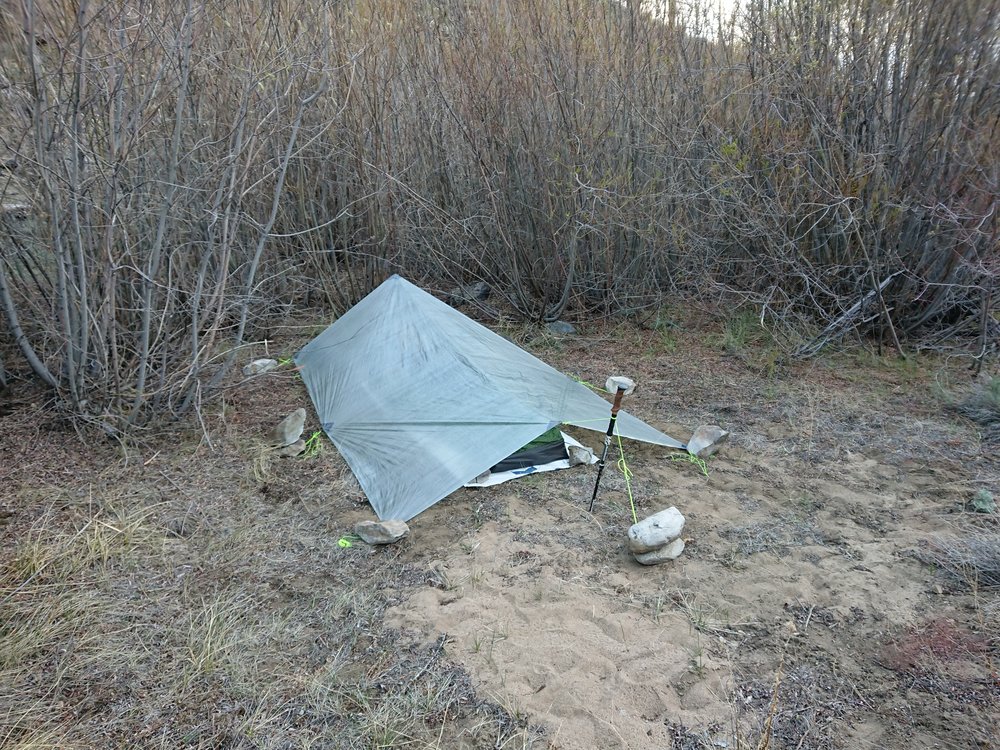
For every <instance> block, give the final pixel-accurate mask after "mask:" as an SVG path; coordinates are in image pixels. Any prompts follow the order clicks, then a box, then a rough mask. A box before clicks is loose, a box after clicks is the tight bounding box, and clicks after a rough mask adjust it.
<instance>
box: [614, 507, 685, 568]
mask: <svg viewBox="0 0 1000 750" xmlns="http://www.w3.org/2000/svg"><path fill="white" fill-rule="evenodd" d="M683 530H684V516H682V515H681V513H680V511H679V510H677V508H674V507H670V508H667V509H666V510H661V511H660V512H659V513H654V514H653V515H651V516H649V517H648V518H644V519H643V520H641V521H639V523H637V524H634V525H633V526H632V527H631V528H630V529H629V530H628V548H629V551H630V552H631V553H632V555H633V557H635V561H636V562H637V563H639V564H640V565H658V564H660V563H665V562H669V561H670V560H675V559H677V557H678V556H679V555H680V554H681V552H683V551H684V540H683V539H681V538H680V536H681V532H682V531H683Z"/></svg>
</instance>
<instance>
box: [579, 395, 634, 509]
mask: <svg viewBox="0 0 1000 750" xmlns="http://www.w3.org/2000/svg"><path fill="white" fill-rule="evenodd" d="M624 395H625V389H624V388H619V389H618V392H617V393H616V394H615V402H614V403H613V404H612V405H611V421H610V422H608V431H607V434H605V436H604V450H603V451H601V460H600V461H599V462H598V463H597V481H596V482H594V494H592V495H591V496H590V509H589V511H588V512H590V513H593V512H594V501H596V500H597V488H598V487H600V486H601V475H602V474H604V463H605V461H606V460H607V458H608V448H610V447H611V436H612V435H614V434H615V424H616V423H617V422H618V410H619V409H621V408H622V396H624Z"/></svg>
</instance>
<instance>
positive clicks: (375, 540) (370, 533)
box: [354, 521, 410, 544]
mask: <svg viewBox="0 0 1000 750" xmlns="http://www.w3.org/2000/svg"><path fill="white" fill-rule="evenodd" d="M354 533H355V534H357V535H358V536H359V537H361V538H362V539H363V540H364V541H365V542H367V543H368V544H393V543H394V542H398V541H399V540H400V539H402V538H403V537H404V536H406V535H407V534H409V533H410V527H409V526H407V525H406V521H361V522H360V523H358V524H357V525H356V526H355V527H354Z"/></svg>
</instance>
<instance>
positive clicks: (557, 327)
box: [545, 320, 576, 336]
mask: <svg viewBox="0 0 1000 750" xmlns="http://www.w3.org/2000/svg"><path fill="white" fill-rule="evenodd" d="M545 328H546V330H547V331H548V332H549V333H554V334H557V335H559V336H572V335H573V334H575V333H576V326H574V325H573V324H572V323H567V322H566V321H565V320H554V321H552V322H551V323H548V324H547V325H546V326H545Z"/></svg>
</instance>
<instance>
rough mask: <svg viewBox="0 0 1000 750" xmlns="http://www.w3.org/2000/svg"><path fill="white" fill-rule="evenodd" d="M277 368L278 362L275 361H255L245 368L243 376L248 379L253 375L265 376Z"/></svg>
mask: <svg viewBox="0 0 1000 750" xmlns="http://www.w3.org/2000/svg"><path fill="white" fill-rule="evenodd" d="M277 366H278V362H277V360H274V359H255V360H254V361H253V362H251V363H250V364H248V365H246V366H245V367H244V368H243V374H244V375H245V376H246V377H248V378H249V377H250V376H251V375H263V374H264V373H265V372H270V371H271V370H274V369H275V368H277Z"/></svg>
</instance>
